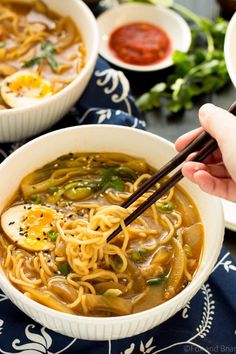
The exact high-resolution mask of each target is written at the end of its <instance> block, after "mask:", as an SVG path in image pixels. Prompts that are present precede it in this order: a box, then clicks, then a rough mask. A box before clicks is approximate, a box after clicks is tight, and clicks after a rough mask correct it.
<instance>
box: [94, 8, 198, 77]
mask: <svg viewBox="0 0 236 354" xmlns="http://www.w3.org/2000/svg"><path fill="white" fill-rule="evenodd" d="M97 23H98V27H99V37H100V39H99V52H100V54H101V55H102V56H103V57H104V58H105V59H106V60H108V61H109V62H111V63H112V64H114V65H116V66H119V67H121V68H123V69H128V70H133V71H155V70H160V69H164V68H167V67H168V66H171V65H172V64H173V62H172V54H173V52H174V51H175V50H180V51H182V52H187V51H188V49H189V47H190V44H191V31H190V28H189V26H188V24H187V23H186V21H185V20H184V19H183V18H182V17H181V16H180V15H179V14H177V13H176V12H175V11H173V10H171V9H168V8H163V7H157V6H153V5H148V4H131V3H126V4H122V5H119V6H117V7H114V8H111V9H109V10H107V11H106V12H104V13H103V14H102V15H100V16H99V17H98V19H97Z"/></svg>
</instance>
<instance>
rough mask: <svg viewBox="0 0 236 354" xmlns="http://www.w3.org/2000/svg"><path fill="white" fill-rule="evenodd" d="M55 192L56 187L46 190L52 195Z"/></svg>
mask: <svg viewBox="0 0 236 354" xmlns="http://www.w3.org/2000/svg"><path fill="white" fill-rule="evenodd" d="M57 191H58V187H56V186H51V187H49V188H48V192H49V193H50V194H53V193H55V192H57Z"/></svg>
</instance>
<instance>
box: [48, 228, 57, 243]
mask: <svg viewBox="0 0 236 354" xmlns="http://www.w3.org/2000/svg"><path fill="white" fill-rule="evenodd" d="M47 236H48V238H50V240H51V241H56V239H57V237H58V233H57V232H56V231H54V230H49V231H48V233H47Z"/></svg>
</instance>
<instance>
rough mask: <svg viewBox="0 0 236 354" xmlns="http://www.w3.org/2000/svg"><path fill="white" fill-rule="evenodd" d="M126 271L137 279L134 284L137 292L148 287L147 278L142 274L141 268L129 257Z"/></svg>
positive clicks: (132, 277)
mask: <svg viewBox="0 0 236 354" xmlns="http://www.w3.org/2000/svg"><path fill="white" fill-rule="evenodd" d="M126 271H127V272H128V273H129V274H130V277H131V279H135V281H134V284H133V290H134V291H136V292H137V293H138V292H142V291H144V289H145V287H146V282H145V279H144V277H143V276H142V273H141V271H140V269H139V268H138V267H137V265H136V264H135V263H134V262H133V261H131V260H130V259H129V258H127V269H126Z"/></svg>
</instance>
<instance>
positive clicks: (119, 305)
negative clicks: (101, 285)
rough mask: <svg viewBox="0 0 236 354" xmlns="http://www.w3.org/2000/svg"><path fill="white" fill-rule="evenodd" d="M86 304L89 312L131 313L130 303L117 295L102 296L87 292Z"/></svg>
mask: <svg viewBox="0 0 236 354" xmlns="http://www.w3.org/2000/svg"><path fill="white" fill-rule="evenodd" d="M85 296H86V298H85V299H86V305H87V307H88V310H89V312H93V311H109V312H111V313H114V314H116V315H129V314H130V313H132V309H133V306H132V303H131V302H130V301H128V300H126V299H122V298H120V297H118V296H116V297H112V296H104V295H92V294H87V295H85Z"/></svg>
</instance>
